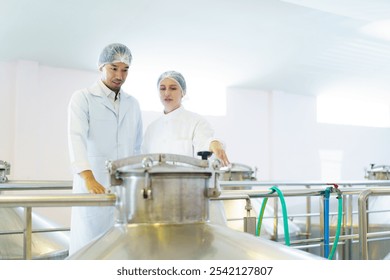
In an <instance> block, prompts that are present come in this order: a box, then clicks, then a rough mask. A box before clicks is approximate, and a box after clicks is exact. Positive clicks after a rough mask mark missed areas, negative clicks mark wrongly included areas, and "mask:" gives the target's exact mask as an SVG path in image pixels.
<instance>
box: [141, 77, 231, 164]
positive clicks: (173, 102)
mask: <svg viewBox="0 0 390 280" xmlns="http://www.w3.org/2000/svg"><path fill="white" fill-rule="evenodd" d="M157 88H158V89H159V91H160V100H161V103H162V104H163V106H164V115H162V116H161V117H160V118H159V119H157V120H156V121H154V122H152V123H151V124H150V125H149V126H148V128H147V129H146V132H145V135H144V142H143V144H142V152H143V153H172V154H180V155H186V156H192V157H197V153H198V152H200V151H211V152H212V153H213V154H214V155H215V157H217V158H218V159H219V160H220V161H221V163H222V165H223V166H227V165H229V164H230V163H229V160H228V157H227V155H226V153H225V149H224V146H223V144H222V143H221V142H220V141H218V140H217V139H215V138H214V131H213V129H212V127H211V126H210V124H209V123H208V122H207V121H206V120H205V119H204V118H203V117H201V116H200V115H198V114H196V113H193V112H190V111H187V110H186V109H184V107H183V105H182V99H183V97H184V96H185V94H186V82H185V79H184V77H183V75H182V74H180V73H179V72H176V71H167V72H164V73H163V74H161V75H160V77H159V79H158V82H157Z"/></svg>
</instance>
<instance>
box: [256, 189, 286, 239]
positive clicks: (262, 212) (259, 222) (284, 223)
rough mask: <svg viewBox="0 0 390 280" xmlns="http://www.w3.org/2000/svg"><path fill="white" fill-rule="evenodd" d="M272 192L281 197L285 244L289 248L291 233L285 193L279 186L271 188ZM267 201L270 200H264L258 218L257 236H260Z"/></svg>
mask: <svg viewBox="0 0 390 280" xmlns="http://www.w3.org/2000/svg"><path fill="white" fill-rule="evenodd" d="M270 190H271V191H272V192H271V193H274V192H276V193H277V194H278V196H279V199H280V203H281V205H282V213H283V225H284V236H285V243H286V245H287V246H290V233H289V229H288V216H287V207H286V202H285V200H284V196H283V193H282V192H281V191H280V190H279V189H278V187H277V186H273V187H272V188H270ZM271 193H270V194H271ZM267 201H268V198H265V199H264V200H263V203H262V205H261V210H260V213H259V218H258V222H257V228H256V236H259V235H260V229H261V222H262V219H263V215H264V210H265V205H266V204H267Z"/></svg>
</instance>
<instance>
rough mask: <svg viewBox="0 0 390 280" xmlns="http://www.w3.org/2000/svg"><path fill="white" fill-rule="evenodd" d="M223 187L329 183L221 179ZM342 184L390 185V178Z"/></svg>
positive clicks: (324, 184)
mask: <svg viewBox="0 0 390 280" xmlns="http://www.w3.org/2000/svg"><path fill="white" fill-rule="evenodd" d="M219 184H220V186H221V187H231V186H235V187H258V186H274V185H278V186H279V187H280V186H322V187H323V186H327V185H328V184H327V183H324V182H318V181H313V182H310V181H307V182H305V181H302V182H272V181H270V182H266V181H219ZM337 185H338V186H339V187H341V186H353V185H354V186H365V185H372V186H390V180H367V181H340V182H337Z"/></svg>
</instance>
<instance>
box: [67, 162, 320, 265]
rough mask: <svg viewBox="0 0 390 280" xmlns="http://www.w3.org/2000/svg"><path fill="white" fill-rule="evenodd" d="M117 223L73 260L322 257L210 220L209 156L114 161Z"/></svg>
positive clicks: (213, 187) (214, 187) (213, 186)
mask: <svg viewBox="0 0 390 280" xmlns="http://www.w3.org/2000/svg"><path fill="white" fill-rule="evenodd" d="M108 166H109V170H110V174H111V185H112V186H113V188H112V189H113V191H114V192H115V194H116V195H117V197H118V202H117V206H116V209H117V214H116V222H115V225H114V226H113V227H112V228H111V229H110V230H109V231H108V232H106V233H105V234H103V235H101V236H100V237H98V238H97V239H95V240H94V241H92V242H91V243H90V244H88V245H87V246H85V247H84V248H82V249H80V250H79V251H78V252H76V253H75V254H73V255H71V256H69V258H68V259H138V260H144V259H148V260H163V259H165V260H168V259H194V260H201V259H208V260H211V259H218V260H222V259H242V260H244V259H321V258H320V257H318V256H315V255H312V254H309V253H306V252H303V251H300V250H298V249H293V248H289V247H287V246H285V245H282V244H279V243H275V242H272V241H269V240H265V239H262V238H256V237H254V236H253V235H250V234H247V233H242V232H238V231H235V230H232V229H229V228H228V227H224V226H220V225H217V224H214V223H212V222H210V221H209V218H208V214H209V198H210V197H215V196H218V195H219V189H218V184H217V183H216V178H215V174H216V172H215V168H218V166H217V165H215V166H214V167H213V168H212V167H209V163H208V161H207V160H198V159H194V158H190V157H186V156H179V155H170V154H150V155H142V156H138V157H130V158H126V159H122V160H118V161H114V162H111V163H109V165H108Z"/></svg>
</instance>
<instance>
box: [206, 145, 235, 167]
mask: <svg viewBox="0 0 390 280" xmlns="http://www.w3.org/2000/svg"><path fill="white" fill-rule="evenodd" d="M210 151H211V152H213V153H214V155H215V156H216V157H217V158H218V159H219V160H220V161H221V163H222V166H228V165H229V164H230V162H229V159H228V157H227V155H226V152H225V149H224V148H223V145H222V143H221V142H219V141H216V140H215V141H212V142H211V143H210Z"/></svg>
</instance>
